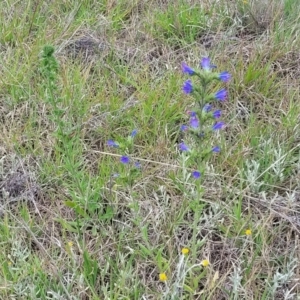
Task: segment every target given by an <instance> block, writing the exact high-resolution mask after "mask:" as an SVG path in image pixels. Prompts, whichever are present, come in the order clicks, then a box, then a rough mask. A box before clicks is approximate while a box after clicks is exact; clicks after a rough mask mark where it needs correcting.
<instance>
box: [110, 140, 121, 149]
mask: <svg viewBox="0 0 300 300" xmlns="http://www.w3.org/2000/svg"><path fill="white" fill-rule="evenodd" d="M107 146H109V147H113V148H118V147H119V144H118V143H116V142H115V141H114V140H108V141H107Z"/></svg>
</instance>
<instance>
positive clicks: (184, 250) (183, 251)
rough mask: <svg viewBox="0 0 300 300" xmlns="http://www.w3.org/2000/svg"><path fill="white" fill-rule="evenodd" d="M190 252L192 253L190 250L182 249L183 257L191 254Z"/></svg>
mask: <svg viewBox="0 0 300 300" xmlns="http://www.w3.org/2000/svg"><path fill="white" fill-rule="evenodd" d="M189 252H190V249H189V248H182V250H181V253H182V254H183V255H187V254H189Z"/></svg>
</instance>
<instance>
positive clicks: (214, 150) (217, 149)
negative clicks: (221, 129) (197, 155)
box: [211, 146, 221, 153]
mask: <svg viewBox="0 0 300 300" xmlns="http://www.w3.org/2000/svg"><path fill="white" fill-rule="evenodd" d="M211 151H212V152H214V153H219V152H220V151H221V148H220V147H219V146H214V147H212V149H211Z"/></svg>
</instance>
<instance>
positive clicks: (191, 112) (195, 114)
mask: <svg viewBox="0 0 300 300" xmlns="http://www.w3.org/2000/svg"><path fill="white" fill-rule="evenodd" d="M188 114H189V115H190V116H191V117H196V116H197V113H196V112H195V111H188Z"/></svg>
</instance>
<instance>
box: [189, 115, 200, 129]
mask: <svg viewBox="0 0 300 300" xmlns="http://www.w3.org/2000/svg"><path fill="white" fill-rule="evenodd" d="M190 126H191V127H192V128H198V127H199V120H198V118H197V117H192V118H191V119H190Z"/></svg>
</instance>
